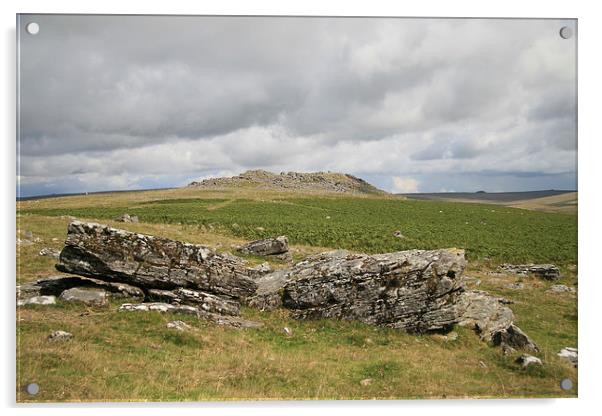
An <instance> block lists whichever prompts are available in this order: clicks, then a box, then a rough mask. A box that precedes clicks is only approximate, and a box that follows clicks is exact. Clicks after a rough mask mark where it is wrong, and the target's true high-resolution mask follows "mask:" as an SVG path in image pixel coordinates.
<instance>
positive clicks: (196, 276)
mask: <svg viewBox="0 0 602 416" xmlns="http://www.w3.org/2000/svg"><path fill="white" fill-rule="evenodd" d="M56 268H57V269H58V270H59V271H62V272H66V273H74V274H79V275H82V276H86V277H92V278H96V279H100V280H105V281H109V282H119V283H127V284H131V285H134V286H138V287H143V288H147V289H150V288H154V289H165V290H170V289H175V288H177V287H187V288H191V289H195V290H201V291H207V292H210V293H214V294H217V295H224V296H228V297H232V298H244V297H246V296H249V295H251V294H253V293H254V292H255V289H256V287H257V286H256V284H255V282H254V281H253V280H252V279H251V278H249V277H248V275H247V272H246V266H245V262H244V261H243V260H242V259H238V258H237V257H234V256H225V255H221V254H218V253H216V252H215V251H214V250H212V249H210V248H208V247H205V246H201V245H196V244H187V243H182V242H180V241H175V240H170V239H167V238H161V237H154V236H150V235H144V234H137V233H132V232H129V231H124V230H119V229H116V228H111V227H108V226H106V225H100V224H96V223H85V222H81V221H73V222H71V223H70V224H69V227H68V234H67V241H66V242H65V247H64V248H63V250H62V251H61V255H60V258H59V263H58V264H57V265H56Z"/></svg>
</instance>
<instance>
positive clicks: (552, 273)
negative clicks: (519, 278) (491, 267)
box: [500, 264, 560, 280]
mask: <svg viewBox="0 0 602 416" xmlns="http://www.w3.org/2000/svg"><path fill="white" fill-rule="evenodd" d="M500 269H502V270H503V271H505V272H508V273H513V274H519V275H530V274H531V275H535V276H537V277H540V278H542V279H545V280H557V279H559V278H560V269H559V268H558V266H555V265H553V264H502V265H501V266H500Z"/></svg>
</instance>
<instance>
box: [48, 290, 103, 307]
mask: <svg viewBox="0 0 602 416" xmlns="http://www.w3.org/2000/svg"><path fill="white" fill-rule="evenodd" d="M60 299H61V300H62V301H65V302H75V303H83V304H84V305H88V306H105V305H106V304H107V303H108V296H107V292H106V291H105V290H103V289H91V288H84V287H74V288H71V289H67V290H65V291H64V292H63V293H61V296H60Z"/></svg>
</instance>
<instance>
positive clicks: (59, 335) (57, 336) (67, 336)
mask: <svg viewBox="0 0 602 416" xmlns="http://www.w3.org/2000/svg"><path fill="white" fill-rule="evenodd" d="M72 338H73V334H72V333H70V332H67V331H61V330H58V331H52V333H51V334H50V335H48V341H52V342H57V341H69V340H71V339H72Z"/></svg>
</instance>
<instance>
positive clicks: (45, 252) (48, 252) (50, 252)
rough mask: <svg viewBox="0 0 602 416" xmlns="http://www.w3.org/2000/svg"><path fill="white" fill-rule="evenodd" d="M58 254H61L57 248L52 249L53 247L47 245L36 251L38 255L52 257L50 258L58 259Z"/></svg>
mask: <svg viewBox="0 0 602 416" xmlns="http://www.w3.org/2000/svg"><path fill="white" fill-rule="evenodd" d="M60 254H61V252H60V251H59V250H57V249H54V248H48V247H44V248H43V249H41V250H40V252H39V253H38V255H39V256H42V257H52V258H55V259H58V258H59V256H60Z"/></svg>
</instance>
